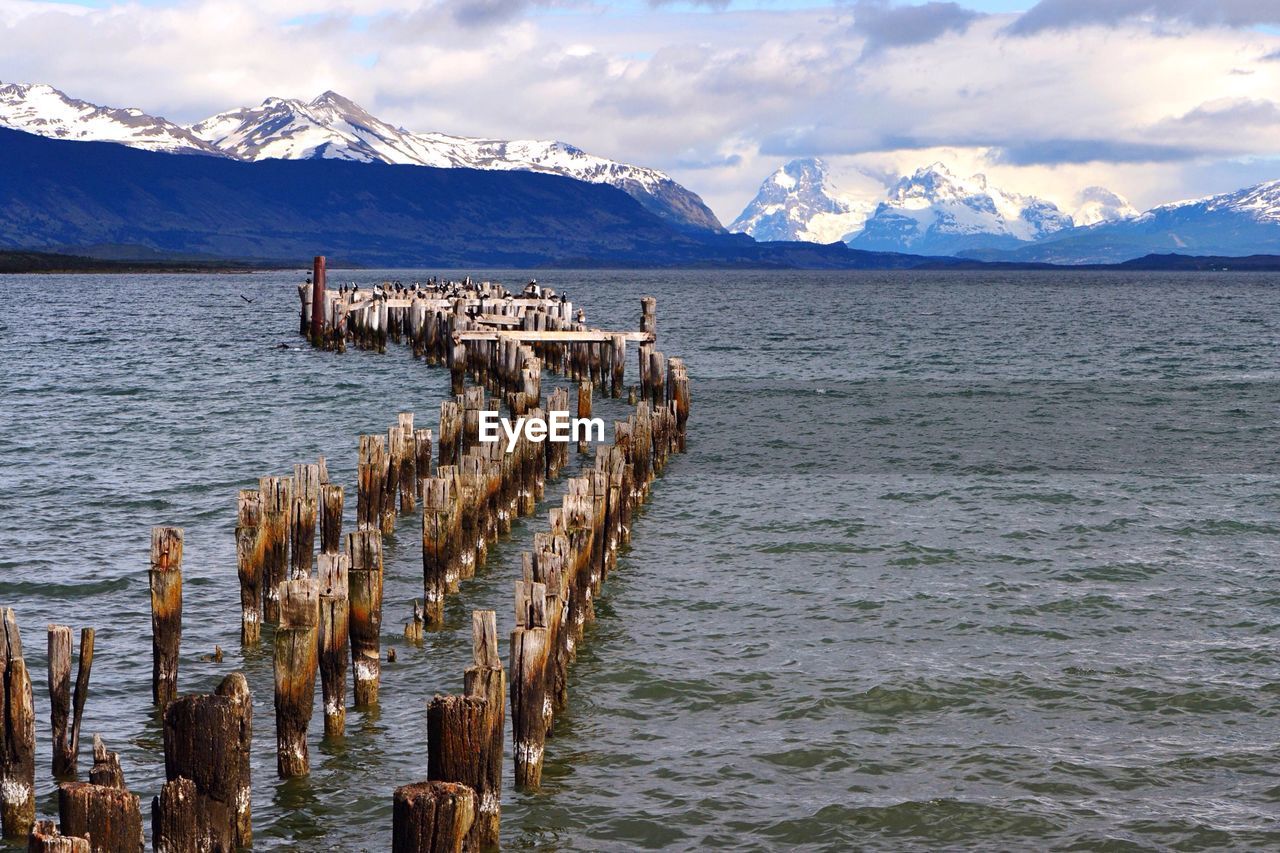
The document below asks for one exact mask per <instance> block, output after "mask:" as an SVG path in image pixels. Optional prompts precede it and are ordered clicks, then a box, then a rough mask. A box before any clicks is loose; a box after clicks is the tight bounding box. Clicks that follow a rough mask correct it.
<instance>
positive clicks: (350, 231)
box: [0, 128, 929, 269]
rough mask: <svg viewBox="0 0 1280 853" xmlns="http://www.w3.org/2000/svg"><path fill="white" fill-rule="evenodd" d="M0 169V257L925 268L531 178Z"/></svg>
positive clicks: (66, 162) (90, 164) (33, 145)
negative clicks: (747, 231) (765, 239)
mask: <svg viewBox="0 0 1280 853" xmlns="http://www.w3.org/2000/svg"><path fill="white" fill-rule="evenodd" d="M0 163H4V164H5V171H4V180H0V251H4V250H11V251H15V252H28V253H29V252H33V251H35V252H42V253H60V254H64V255H73V256H80V257H81V258H84V257H88V258H93V259H112V260H121V261H147V262H157V263H159V262H162V261H182V262H193V263H194V262H212V261H216V260H223V261H233V262H241V263H257V262H266V263H268V264H273V265H279V264H281V263H295V264H296V263H298V262H300V261H301V260H305V259H306V258H309V257H311V256H312V255H314V254H324V255H328V256H329V257H330V258H331V259H332V260H333V262H334V263H335V264H346V265H357V266H370V267H375V266H381V267H416V268H423V267H426V268H435V269H440V268H457V267H476V266H482V267H545V266H559V267H582V266H593V267H601V266H644V267H719V268H724V267H750V268H759V267H765V268H780V269H786V268H808V269H858V268H874V269H887V268H906V267H915V266H919V265H921V264H924V263H927V262H928V260H929V259H926V258H920V257H916V256H913V255H903V254H886V253H876V252H862V251H857V250H854V249H850V248H848V247H847V246H844V245H841V244H838V243H837V244H834V245H829V246H823V245H818V244H814V243H803V242H793V243H784V242H777V243H758V242H756V241H755V240H752V239H751V238H750V237H747V236H745V235H742V234H728V233H724V232H718V231H710V230H708V229H699V230H694V229H689V228H687V227H681V226H677V225H675V224H673V223H672V222H671V221H670V220H669V219H665V218H663V217H660V216H658V215H657V214H655V213H653V212H651V211H650V210H648V209H647V208H645V207H644V206H642V205H641V204H640V203H639V202H638V201H636V199H634V198H632V197H631V196H629V195H628V194H627V193H625V192H623V191H621V190H619V189H617V188H615V187H612V186H609V185H606V184H595V183H588V182H586V181H580V180H575V179H572V178H567V177H564V176H562V175H553V174H546V173H539V172H530V171H511V170H481V169H463V168H447V169H442V168H436V167H428V166H410V165H390V164H387V163H382V162H373V163H361V162H352V161H350V160H344V159H334V158H329V159H326V158H313V159H306V160H277V159H264V160H259V161H256V162H244V161H241V160H237V159H232V158H230V157H201V156H174V155H173V154H169V153H164V152H163V151H144V150H138V149H135V148H132V147H129V146H125V145H120V144H117V143H108V142H70V141H65V140H59V139H47V138H44V137H41V136H35V135H33V134H29V133H26V132H22V131H15V130H8V129H3V128H0ZM54 260H55V267H54V268H56V263H61V261H57V259H54ZM45 268H50V267H47V266H46V267H45Z"/></svg>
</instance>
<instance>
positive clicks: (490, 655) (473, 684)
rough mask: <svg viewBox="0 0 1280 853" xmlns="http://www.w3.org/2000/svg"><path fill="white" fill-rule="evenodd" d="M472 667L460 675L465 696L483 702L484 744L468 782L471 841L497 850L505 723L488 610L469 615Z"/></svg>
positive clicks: (502, 678)
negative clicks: (473, 797)
mask: <svg viewBox="0 0 1280 853" xmlns="http://www.w3.org/2000/svg"><path fill="white" fill-rule="evenodd" d="M471 650H472V665H471V666H470V667H468V668H467V670H466V672H465V674H464V684H465V692H466V695H467V696H471V697H479V698H483V699H484V700H485V725H486V727H487V728H486V734H485V741H484V743H483V744H481V749H480V751H479V752H478V753H477V754H476V756H475V763H476V765H477V766H476V768H475V773H474V775H473V776H472V778H471V779H459V780H458V781H465V782H467V784H469V785H471V786H472V787H473V788H475V791H476V794H477V795H478V797H479V799H478V801H477V805H476V818H475V825H474V826H473V827H472V830H471V838H472V840H473V842H474V843H475V845H476V846H477V847H478V848H479V849H490V848H496V847H497V846H498V829H499V824H500V818H501V807H500V801H501V797H502V752H503V750H502V745H503V735H504V730H505V722H506V701H507V678H506V673H505V672H504V671H503V669H502V659H501V658H500V657H498V627H497V617H496V614H495V613H494V611H492V610H475V611H472V613H471Z"/></svg>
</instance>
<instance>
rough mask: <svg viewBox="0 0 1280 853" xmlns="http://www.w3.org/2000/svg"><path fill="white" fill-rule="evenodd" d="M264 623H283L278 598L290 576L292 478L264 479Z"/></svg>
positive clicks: (259, 485)
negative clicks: (282, 586) (284, 581)
mask: <svg viewBox="0 0 1280 853" xmlns="http://www.w3.org/2000/svg"><path fill="white" fill-rule="evenodd" d="M258 488H259V491H261V492H262V517H261V523H260V531H259V535H261V536H262V538H263V542H262V554H263V559H262V596H263V598H262V619H263V621H264V622H267V623H268V624H271V625H274V624H275V623H276V622H278V621H279V620H280V601H279V599H277V598H276V595H277V593H278V592H279V591H280V582H281V581H283V580H284V579H285V578H286V577H288V573H289V512H290V510H292V508H293V478H292V477H262V478H261V479H260V480H259V481H258Z"/></svg>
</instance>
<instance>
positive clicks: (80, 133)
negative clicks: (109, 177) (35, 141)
mask: <svg viewBox="0 0 1280 853" xmlns="http://www.w3.org/2000/svg"><path fill="white" fill-rule="evenodd" d="M0 127H9V128H13V129H14V130H24V131H26V132H27V133H34V134H36V135H37V136H48V137H51V138H53V139H70V140H74V141H78V142H91V141H94V142H119V143H122V144H124V145H131V146H133V147H134V148H145V149H146V150H148V151H166V152H170V153H175V154H212V155H214V156H221V154H222V152H220V151H219V150H218V149H216V148H214V147H213V146H212V145H210V144H209V143H207V142H205V141H204V140H203V139H200V138H198V137H197V136H195V135H194V134H193V133H191V131H189V130H187V129H186V128H185V127H181V126H179V125H176V124H174V123H173V122H170V121H165V120H164V119H162V118H157V117H156V116H150V115H147V114H146V113H144V112H143V111H142V110H139V109H133V108H129V109H112V108H111V107H100V106H97V105H96V104H91V103H89V102H87V101H81V100H77V99H75V98H71V97H68V96H67V95H66V94H64V93H63V92H60V91H58V90H57V89H55V88H53V87H52V86H46V85H44V84H43V83H32V84H26V83H0Z"/></svg>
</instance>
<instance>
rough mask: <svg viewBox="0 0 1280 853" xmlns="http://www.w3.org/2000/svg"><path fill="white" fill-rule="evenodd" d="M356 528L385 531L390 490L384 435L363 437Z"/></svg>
mask: <svg viewBox="0 0 1280 853" xmlns="http://www.w3.org/2000/svg"><path fill="white" fill-rule="evenodd" d="M357 474H358V477H359V487H358V491H357V493H356V527H357V528H358V529H364V528H373V529H376V530H381V529H382V499H383V494H384V491H385V489H386V477H387V445H386V439H385V438H383V437H382V436H380V435H362V436H360V458H359V465H358V471H357Z"/></svg>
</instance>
